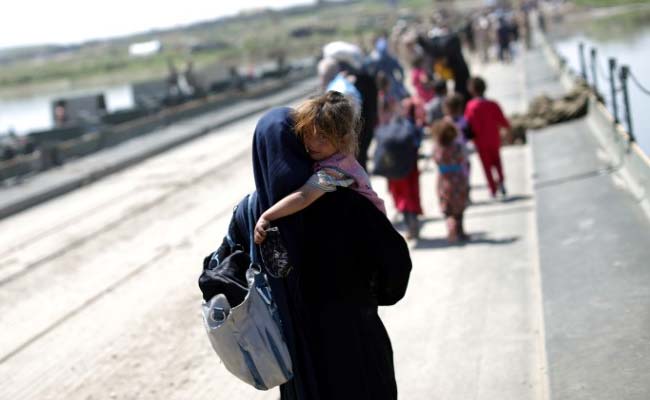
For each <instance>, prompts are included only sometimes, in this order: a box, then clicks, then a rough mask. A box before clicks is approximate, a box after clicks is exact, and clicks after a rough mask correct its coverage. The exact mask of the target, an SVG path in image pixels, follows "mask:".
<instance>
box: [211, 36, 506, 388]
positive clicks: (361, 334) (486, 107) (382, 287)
mask: <svg viewBox="0 0 650 400" xmlns="http://www.w3.org/2000/svg"><path fill="white" fill-rule="evenodd" d="M324 55H325V57H324V58H323V61H321V63H320V65H319V76H320V78H321V90H322V93H321V94H320V95H318V96H316V97H313V98H310V99H308V100H306V101H304V102H302V103H301V104H300V105H299V106H298V107H296V108H295V109H289V108H276V109H272V110H270V111H269V112H267V113H266V114H265V115H264V116H263V117H262V118H261V119H260V121H259V122H258V124H257V127H256V129H255V133H254V136H253V169H254V175H255V187H256V197H255V199H256V201H255V202H254V204H252V207H251V208H250V209H252V210H253V214H254V218H255V223H254V227H253V228H252V232H248V231H247V228H246V227H245V226H241V224H240V223H238V219H237V218H236V217H235V214H236V212H237V211H235V214H234V215H233V219H232V221H231V223H230V226H229V229H228V232H227V235H226V239H227V240H226V239H224V241H223V244H222V246H221V247H220V248H219V249H218V250H217V251H216V252H215V253H213V254H229V252H232V251H233V250H234V249H235V248H239V249H243V250H244V252H248V251H249V250H250V249H252V248H257V247H258V246H259V247H260V248H262V249H263V248H264V246H265V245H269V244H268V241H269V238H268V234H269V232H271V231H272V230H273V229H276V228H277V229H279V232H280V233H281V240H282V242H283V244H284V246H285V248H286V253H287V262H288V263H289V264H290V265H291V266H292V268H291V269H290V272H289V273H288V274H287V275H285V276H282V277H280V276H277V277H276V276H269V278H268V279H269V284H270V287H271V291H272V295H273V299H274V302H275V304H276V305H277V311H278V312H279V317H280V318H279V319H280V326H281V329H282V332H283V334H284V338H285V340H286V343H287V347H288V350H289V353H290V356H291V361H292V368H293V374H292V378H291V379H290V380H288V381H287V382H286V383H284V384H282V385H281V386H280V394H281V399H282V400H289V399H300V400H303V399H310V400H319V399H323V400H325V399H338V400H345V399H355V400H360V399H368V400H370V399H372V400H382V399H386V400H394V399H396V398H397V385H396V381H395V372H394V365H393V355H392V347H391V343H390V339H389V337H388V334H387V332H386V330H385V328H384V326H383V324H382V322H381V320H380V318H379V316H378V314H377V307H378V306H385V305H393V304H395V303H397V302H398V301H399V300H400V299H401V298H402V297H403V296H404V295H405V293H406V289H407V285H408V280H409V275H410V271H411V260H410V255H409V250H408V247H407V244H406V241H405V239H404V238H403V237H402V235H400V234H399V233H398V232H397V230H396V229H395V228H394V227H393V225H392V223H391V222H390V220H389V218H388V217H387V215H386V207H385V204H384V201H383V200H382V199H381V198H380V197H379V196H378V195H377V193H376V192H375V191H374V190H373V188H372V185H371V183H370V178H369V174H368V172H367V170H368V167H369V163H368V148H369V145H370V143H371V141H372V140H373V138H375V139H376V140H377V146H376V147H377V149H378V150H377V152H378V153H379V148H381V147H382V146H384V145H385V146H388V145H387V144H386V143H389V142H390V140H388V139H391V140H393V142H391V143H399V141H400V140H402V141H404V142H405V143H406V146H405V147H402V149H404V150H401V151H403V153H401V154H395V155H393V156H394V157H392V158H391V157H388V159H390V160H391V163H392V164H391V163H389V164H390V165H392V167H393V168H394V171H397V169H399V171H400V172H399V173H396V172H395V173H393V172H387V173H386V174H385V176H387V178H388V189H389V192H390V194H391V197H392V200H393V202H394V204H395V208H396V209H397V210H398V211H399V212H400V213H402V214H403V217H404V222H405V224H406V227H407V232H406V235H405V236H406V237H407V238H417V237H418V235H419V221H418V215H421V214H422V206H421V199H420V184H419V178H420V171H419V168H418V157H417V155H418V149H419V147H420V145H421V143H422V141H423V138H424V137H425V135H426V133H430V134H431V136H432V138H433V141H434V147H433V154H432V155H431V156H432V157H433V159H434V160H435V162H436V164H437V168H438V174H437V176H438V178H437V179H438V184H437V194H438V198H439V203H440V208H441V211H442V213H443V214H444V215H445V218H446V220H447V226H448V232H449V233H448V240H449V241H450V242H457V241H462V240H467V239H468V238H469V236H468V235H467V233H466V232H465V229H464V227H463V214H464V211H465V209H466V207H467V206H468V203H469V194H470V185H469V171H470V165H469V159H468V149H467V143H468V141H473V142H474V146H475V148H476V150H477V152H478V153H479V158H480V160H481V163H482V165H483V167H484V169H485V171H486V177H487V181H488V184H489V187H490V192H491V194H492V195H493V196H496V195H497V193H501V194H503V195H505V193H506V191H505V186H504V174H503V168H502V165H501V161H500V157H499V146H500V140H499V130H500V129H501V128H507V127H508V122H507V120H506V118H505V117H504V116H503V113H502V112H501V110H500V107H499V106H498V104H497V103H495V102H493V101H491V100H488V99H486V98H485V97H484V95H485V91H486V84H485V82H484V81H483V80H482V79H481V78H478V77H472V78H469V79H466V78H458V77H456V78H457V79H456V80H455V82H456V85H455V86H456V87H454V90H453V91H450V93H447V84H446V79H452V80H453V79H454V76H453V71H451V72H447V73H448V74H451V76H445V75H441V74H436V73H435V72H434V73H433V74H432V73H430V72H431V71H428V70H427V69H426V68H424V69H422V64H421V62H420V61H418V63H417V64H415V65H414V67H415V68H414V70H413V71H414V73H413V74H411V77H412V82H411V83H412V86H413V87H414V88H415V89H416V90H415V93H413V94H412V95H411V94H409V92H408V90H407V89H406V85H405V84H404V82H405V77H406V73H405V72H404V70H403V69H402V67H401V65H400V63H399V62H398V61H397V59H396V58H394V57H393V56H392V55H391V54H390V51H389V50H388V48H387V41H386V38H379V39H378V40H377V42H376V46H375V49H374V51H373V53H372V54H371V55H370V57H364V56H363V54H362V52H361V51H360V50H359V49H358V48H356V46H354V45H352V44H349V43H342V42H339V43H335V44H334V45H332V46H330V47H329V48H327V46H326V48H325V49H324ZM418 68H421V69H422V70H420V71H418ZM443 71H444V70H443ZM463 80H464V81H466V86H465V87H464V88H463V90H458V82H459V81H463ZM466 93H467V94H469V95H470V96H471V98H466V96H465V94H466ZM384 150H385V151H384V153H390V151H389V150H386V149H384ZM382 154H383V153H382ZM404 160H406V161H404ZM374 161H375V164H377V163H381V162H384V161H385V160H383V159H379V158H377V157H375V159H374ZM404 162H406V167H405V168H404V166H403V165H402V166H401V167H400V168H398V166H399V165H400V163H402V164H403V163H404ZM250 199H251V198H250V197H249V198H248V200H247V201H251V200H250ZM240 207H241V204H240ZM233 246H235V247H233ZM237 246H238V247H237ZM251 254H253V252H251ZM251 257H253V256H251ZM211 259H214V257H211ZM253 261H254V262H255V261H257V262H260V261H261V263H262V265H264V261H263V260H256V259H254V260H253ZM206 265H208V266H207V267H206ZM206 265H204V268H210V266H209V264H206ZM204 295H205V293H204Z"/></svg>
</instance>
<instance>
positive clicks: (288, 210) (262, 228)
mask: <svg viewBox="0 0 650 400" xmlns="http://www.w3.org/2000/svg"><path fill="white" fill-rule="evenodd" d="M324 194H325V191H324V190H322V189H320V188H317V187H315V186H313V185H310V184H309V183H305V184H304V185H302V187H301V188H300V189H298V190H296V191H295V192H293V193H291V194H289V195H288V196H286V197H284V198H283V199H282V200H280V201H278V202H277V203H275V204H274V205H273V207H271V208H269V209H268V210H266V211H265V212H264V213H263V214H262V215H261V216H260V219H259V220H257V224H255V235H254V236H255V237H254V239H255V243H256V244H260V243H262V242H263V241H264V239H266V229H267V228H268V227H269V225H270V224H271V222H272V221H275V220H277V219H280V218H283V217H286V216H288V215H292V214H295V213H297V212H298V211H301V210H304V209H305V208H307V207H308V206H309V205H310V204H311V203H313V202H314V201H316V200H318V198H320V197H321V196H322V195H324Z"/></svg>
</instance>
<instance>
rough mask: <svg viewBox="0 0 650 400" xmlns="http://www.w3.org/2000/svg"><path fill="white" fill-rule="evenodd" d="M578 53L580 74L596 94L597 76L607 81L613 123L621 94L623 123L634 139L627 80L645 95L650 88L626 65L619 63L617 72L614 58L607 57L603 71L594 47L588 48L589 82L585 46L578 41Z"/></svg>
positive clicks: (616, 117)
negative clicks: (617, 84)
mask: <svg viewBox="0 0 650 400" xmlns="http://www.w3.org/2000/svg"><path fill="white" fill-rule="evenodd" d="M578 53H579V57H580V75H581V76H582V78H583V79H584V80H585V82H587V83H588V84H589V83H590V85H591V87H592V88H593V90H594V92H595V93H596V94H599V91H598V76H600V77H601V78H602V79H603V80H604V81H605V82H608V83H609V89H610V96H611V100H610V106H611V112H612V114H613V116H614V123H615V124H618V123H620V115H619V104H618V97H619V96H618V94H619V93H621V94H622V99H621V100H622V102H623V111H624V113H625V115H624V116H625V123H626V125H627V133H628V134H629V136H630V140H631V141H633V142H634V141H636V137H635V136H634V130H633V127H632V109H631V106H630V97H629V93H628V82H630V81H631V82H632V83H633V84H634V85H635V86H636V87H637V88H638V89H639V91H640V92H641V93H643V94H645V95H646V96H650V90H649V89H648V88H647V87H646V86H644V85H643V84H641V82H640V80H639V79H638V78H637V77H636V76H635V75H634V74H633V73H632V71H631V70H630V67H629V66H628V65H621V66H620V68H618V73H617V62H616V58H614V57H610V58H609V59H608V67H609V72H605V69H604V68H603V67H602V64H601V63H600V62H599V61H598V50H597V49H596V48H595V47H592V48H591V49H590V52H589V54H590V67H591V71H590V74H591V82H589V80H588V79H587V62H586V59H585V46H584V43H582V42H580V43H579V44H578ZM616 78H618V82H619V86H616Z"/></svg>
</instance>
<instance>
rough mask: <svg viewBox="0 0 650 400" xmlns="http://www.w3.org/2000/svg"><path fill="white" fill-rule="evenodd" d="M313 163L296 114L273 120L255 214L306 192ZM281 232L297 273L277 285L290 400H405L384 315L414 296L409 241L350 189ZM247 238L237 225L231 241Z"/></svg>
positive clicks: (264, 135)
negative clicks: (384, 308)
mask: <svg viewBox="0 0 650 400" xmlns="http://www.w3.org/2000/svg"><path fill="white" fill-rule="evenodd" d="M311 165H312V161H311V160H310V159H309V157H308V155H307V153H306V151H305V148H304V145H303V144H302V143H301V142H300V141H299V140H298V138H297V136H296V135H295V134H294V132H293V121H292V118H291V109H288V108H276V109H273V110H271V111H269V112H268V113H267V114H265V115H264V116H263V117H262V118H261V119H260V121H259V123H258V125H257V127H256V129H255V135H254V138H253V167H254V174H255V185H256V190H257V194H258V196H257V198H258V201H257V204H256V205H255V210H256V215H257V216H259V215H261V213H262V212H263V211H264V210H266V209H267V208H269V207H270V206H271V205H273V204H274V203H275V202H276V201H278V200H279V199H281V198H283V197H284V196H286V195H287V194H289V193H291V192H292V191H294V190H296V189H298V188H299V187H300V186H302V185H303V184H304V183H305V182H306V181H307V179H308V177H309V176H310V175H311V174H312V166H311ZM277 226H278V227H279V228H280V231H281V234H282V237H283V240H284V242H285V244H286V246H287V250H288V252H289V259H290V261H291V263H292V265H293V267H294V268H293V270H292V271H291V273H290V274H289V275H288V277H287V278H281V279H280V278H278V279H274V278H270V282H271V288H272V292H273V297H274V299H275V301H276V303H277V305H278V309H279V311H280V317H281V320H282V328H283V331H284V333H285V338H286V340H287V344H288V345H289V350H290V353H291V357H292V362H293V371H294V378H293V379H292V380H291V381H289V382H287V383H286V384H284V385H282V386H281V387H280V393H281V399H282V400H294V399H298V400H348V399H349V400H394V399H396V398H397V385H396V383H395V373H394V367H393V354H392V348H391V344H390V339H389V338H388V334H387V333H386V330H385V328H384V326H383V324H382V322H381V320H380V319H379V316H378V314H377V307H378V306H379V305H392V304H395V303H396V302H397V301H399V300H400V299H401V298H402V297H403V296H404V294H405V291H406V287H407V283H408V278H409V273H410V270H411V260H410V257H409V252H408V248H407V246H406V243H405V242H404V240H403V239H402V237H401V236H400V235H399V234H398V233H397V232H396V231H395V229H394V228H393V227H392V225H391V224H390V222H389V221H388V219H387V218H386V216H385V215H384V214H382V213H381V212H380V211H379V210H378V209H377V208H376V207H375V206H374V205H373V204H372V203H371V202H370V201H369V200H367V199H366V198H364V197H362V196H361V195H359V194H358V193H355V192H354V191H352V190H349V189H346V188H342V189H338V190H337V191H336V192H332V193H327V194H325V195H324V196H322V197H321V198H320V199H319V200H317V201H316V202H315V203H314V204H312V205H311V206H310V207H308V208H307V209H305V210H304V211H302V212H300V213H297V214H295V215H293V216H290V217H287V218H284V219H280V220H278V221H277ZM236 231H239V232H236ZM241 231H242V230H241V227H237V226H236V223H234V224H233V223H231V228H230V233H231V235H234V236H236V237H239V238H240V239H242V240H245V241H246V244H248V238H246V236H247V235H243V234H241V233H240V232H241ZM244 238H246V239H244Z"/></svg>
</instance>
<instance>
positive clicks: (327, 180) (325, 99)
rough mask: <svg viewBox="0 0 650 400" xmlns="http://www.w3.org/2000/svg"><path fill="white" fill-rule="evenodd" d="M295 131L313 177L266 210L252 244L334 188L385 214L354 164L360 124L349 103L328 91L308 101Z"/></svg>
mask: <svg viewBox="0 0 650 400" xmlns="http://www.w3.org/2000/svg"><path fill="white" fill-rule="evenodd" d="M294 122H295V131H296V133H297V134H298V135H299V136H300V138H301V139H302V140H303V142H304V143H305V149H306V150H307V153H308V154H309V156H310V157H311V158H312V160H314V161H315V163H314V174H313V175H312V176H311V177H310V178H309V179H308V180H307V182H306V183H305V184H304V185H303V186H302V187H301V188H300V189H298V190H296V191H295V192H293V193H291V194H289V195H288V196H286V197H284V198H283V199H281V200H280V201H278V202H277V203H275V204H274V205H273V206H272V207H271V208H269V209H268V210H266V211H265V212H264V213H263V214H262V215H261V216H260V218H259V219H258V221H257V224H256V225H255V237H254V239H255V243H257V244H260V243H262V242H263V241H264V239H265V238H266V230H267V229H268V228H269V226H270V225H271V222H273V221H275V220H277V219H280V218H283V217H286V216H288V215H292V214H295V213H297V212H299V211H301V210H303V209H305V208H306V207H308V206H309V205H310V204H312V203H313V202H314V201H316V200H317V199H319V198H320V197H321V196H322V195H324V194H325V193H327V192H333V191H335V190H336V188H337V187H349V188H350V189H352V190H354V191H356V192H358V193H359V194H361V195H362V196H364V197H365V198H367V199H368V200H369V201H371V202H372V203H373V204H374V205H375V206H376V207H377V208H378V209H379V211H381V212H382V213H384V214H386V208H385V206H384V201H383V200H382V199H380V198H379V196H377V193H375V191H374V190H372V187H371V185H370V178H369V177H368V174H367V173H366V171H365V170H364V169H363V167H362V166H361V164H359V162H357V160H356V158H355V157H354V155H355V154H356V151H357V142H358V141H357V127H358V124H359V120H358V117H357V114H356V112H355V109H354V105H353V104H352V102H351V101H350V100H349V99H347V98H346V97H345V96H344V95H342V94H341V93H339V92H335V91H329V92H327V93H325V94H324V95H322V96H319V97H316V98H313V99H309V100H307V101H305V102H304V103H302V104H301V105H299V106H298V108H297V109H296V110H295V111H294Z"/></svg>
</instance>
